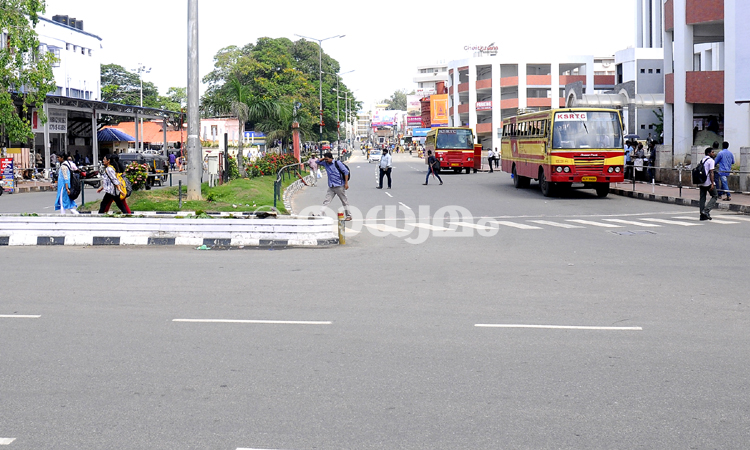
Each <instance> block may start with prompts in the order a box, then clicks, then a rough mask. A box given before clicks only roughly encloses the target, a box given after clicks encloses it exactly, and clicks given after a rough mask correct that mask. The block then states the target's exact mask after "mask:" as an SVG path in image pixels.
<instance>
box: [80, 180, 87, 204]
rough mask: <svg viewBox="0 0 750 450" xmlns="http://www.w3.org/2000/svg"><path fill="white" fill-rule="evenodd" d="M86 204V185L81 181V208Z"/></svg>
mask: <svg viewBox="0 0 750 450" xmlns="http://www.w3.org/2000/svg"><path fill="white" fill-rule="evenodd" d="M85 203H86V183H84V182H83V180H81V206H83V205H84V204H85Z"/></svg>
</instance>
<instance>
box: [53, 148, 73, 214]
mask: <svg viewBox="0 0 750 450" xmlns="http://www.w3.org/2000/svg"><path fill="white" fill-rule="evenodd" d="M66 156H67V155H57V162H58V164H60V168H59V169H58V170H57V198H56V199H55V211H60V214H65V210H66V209H67V210H70V213H71V214H78V211H77V210H76V208H78V205H76V202H74V201H73V200H71V199H70V197H68V193H70V173H71V167H70V164H69V163H68V162H67V158H66Z"/></svg>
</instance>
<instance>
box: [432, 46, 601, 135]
mask: <svg viewBox="0 0 750 450" xmlns="http://www.w3.org/2000/svg"><path fill="white" fill-rule="evenodd" d="M594 60H595V58H594V57H593V56H569V57H554V56H548V57H540V56H539V55H530V54H525V55H518V56H510V55H504V54H497V55H489V56H475V57H472V58H468V59H461V60H456V61H451V62H449V63H448V82H447V86H448V96H449V108H450V111H449V113H450V125H451V126H468V127H471V128H472V129H474V131H475V133H476V135H477V142H478V143H480V144H482V146H483V147H484V148H494V147H499V145H500V141H499V138H500V137H501V135H502V121H503V119H506V118H508V117H513V116H516V115H518V113H519V110H523V111H540V110H546V109H550V108H558V107H564V106H565V86H566V85H567V84H569V83H576V82H580V83H582V85H583V92H584V93H586V92H587V90H588V92H589V93H593V92H596V91H598V90H602V89H607V88H610V89H611V87H612V86H613V85H614V76H613V75H595V63H594Z"/></svg>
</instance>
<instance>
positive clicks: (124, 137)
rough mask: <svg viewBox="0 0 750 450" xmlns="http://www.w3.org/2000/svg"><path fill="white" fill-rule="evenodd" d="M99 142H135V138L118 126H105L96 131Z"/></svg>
mask: <svg viewBox="0 0 750 450" xmlns="http://www.w3.org/2000/svg"><path fill="white" fill-rule="evenodd" d="M96 139H97V140H98V141H99V142H135V138H134V137H133V136H131V135H129V134H127V133H124V132H122V131H120V130H118V129H117V128H104V129H102V130H99V131H98V132H97V133H96Z"/></svg>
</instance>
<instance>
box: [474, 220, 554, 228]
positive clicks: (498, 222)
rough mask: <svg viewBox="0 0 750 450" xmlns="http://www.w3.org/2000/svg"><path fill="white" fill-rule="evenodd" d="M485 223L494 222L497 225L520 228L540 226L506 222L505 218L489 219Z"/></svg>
mask: <svg viewBox="0 0 750 450" xmlns="http://www.w3.org/2000/svg"><path fill="white" fill-rule="evenodd" d="M487 223H496V224H498V225H504V226H506V227H511V228H520V229H522V230H541V229H542V227H535V226H533V225H525V224H522V223H515V222H507V221H505V220H490V221H488V222H487Z"/></svg>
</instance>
